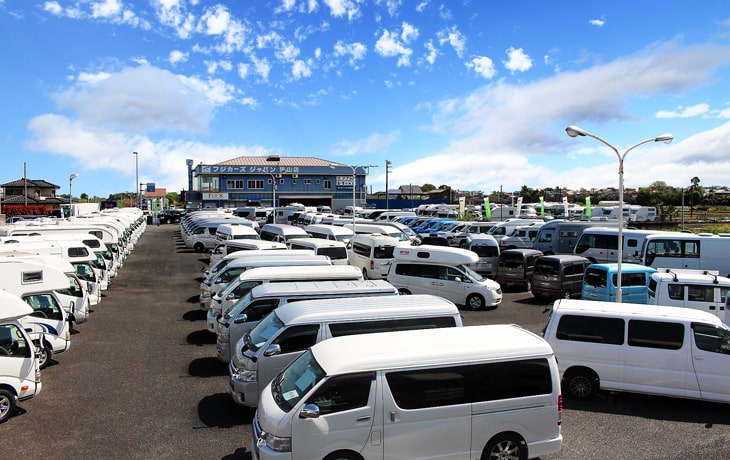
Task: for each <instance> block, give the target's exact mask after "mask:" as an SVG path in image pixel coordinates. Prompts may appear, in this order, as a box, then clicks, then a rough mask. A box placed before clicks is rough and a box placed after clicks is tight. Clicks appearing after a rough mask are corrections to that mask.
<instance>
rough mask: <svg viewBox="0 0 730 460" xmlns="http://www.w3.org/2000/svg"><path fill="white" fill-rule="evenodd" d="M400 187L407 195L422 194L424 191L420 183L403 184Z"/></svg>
mask: <svg viewBox="0 0 730 460" xmlns="http://www.w3.org/2000/svg"><path fill="white" fill-rule="evenodd" d="M398 189H399V190H400V191H401V193H403V194H405V195H420V194H422V193H423V190H421V187H420V186H419V185H401V186H400V187H398Z"/></svg>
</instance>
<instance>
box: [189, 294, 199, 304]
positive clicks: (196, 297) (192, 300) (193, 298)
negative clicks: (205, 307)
mask: <svg viewBox="0 0 730 460" xmlns="http://www.w3.org/2000/svg"><path fill="white" fill-rule="evenodd" d="M187 303H200V296H199V295H194V296H190V297H188V300H187Z"/></svg>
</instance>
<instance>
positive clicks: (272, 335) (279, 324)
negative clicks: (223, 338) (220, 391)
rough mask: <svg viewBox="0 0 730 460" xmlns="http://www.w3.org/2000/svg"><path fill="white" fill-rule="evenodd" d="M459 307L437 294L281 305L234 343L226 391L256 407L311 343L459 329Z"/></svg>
mask: <svg viewBox="0 0 730 460" xmlns="http://www.w3.org/2000/svg"><path fill="white" fill-rule="evenodd" d="M461 325H462V323H461V316H460V313H459V309H458V308H456V305H454V304H453V303H452V302H449V301H448V300H446V299H443V298H441V297H437V296H431V295H418V296H394V297H391V298H388V300H387V302H384V301H383V299H380V298H372V297H356V298H348V299H347V300H346V301H343V300H342V299H320V300H304V301H301V302H293V303H289V304H286V305H282V306H281V307H279V308H277V309H276V310H274V311H272V312H271V313H269V314H268V315H266V316H265V317H264V319H263V320H261V322H260V323H259V324H257V325H256V326H254V328H253V329H252V330H251V331H250V332H249V333H248V334H246V335H244V336H243V338H242V339H241V340H239V341H238V343H237V344H236V347H235V349H234V350H232V357H231V361H230V363H229V391H230V393H231V396H232V397H233V400H234V401H236V402H237V403H238V404H241V405H244V406H249V407H256V405H258V400H259V394H260V393H261V390H263V389H264V386H266V384H268V383H269V382H270V381H271V380H272V379H273V378H274V377H276V375H277V374H278V373H279V372H281V371H282V370H283V369H284V368H285V367H286V366H287V365H289V363H291V362H292V361H293V360H294V359H295V358H297V357H298V356H299V355H301V354H302V353H303V352H304V351H305V350H306V349H307V348H309V347H311V346H312V345H314V344H315V343H319V342H321V341H323V340H327V339H331V338H333V337H341V336H344V335H354V334H373V333H376V332H389V331H398V330H413V329H435V328H439V327H457V326H461Z"/></svg>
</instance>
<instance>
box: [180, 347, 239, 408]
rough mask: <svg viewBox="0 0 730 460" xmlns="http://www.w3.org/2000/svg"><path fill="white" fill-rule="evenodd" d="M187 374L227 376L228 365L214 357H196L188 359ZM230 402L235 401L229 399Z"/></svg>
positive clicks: (195, 375)
mask: <svg viewBox="0 0 730 460" xmlns="http://www.w3.org/2000/svg"><path fill="white" fill-rule="evenodd" d="M188 374H190V376H191V377H204V378H207V377H222V376H228V365H227V364H226V363H222V362H220V361H218V358H216V357H209V358H197V359H194V360H192V361H190V365H189V366H188ZM229 399H230V397H229ZM231 404H235V403H234V402H233V401H231Z"/></svg>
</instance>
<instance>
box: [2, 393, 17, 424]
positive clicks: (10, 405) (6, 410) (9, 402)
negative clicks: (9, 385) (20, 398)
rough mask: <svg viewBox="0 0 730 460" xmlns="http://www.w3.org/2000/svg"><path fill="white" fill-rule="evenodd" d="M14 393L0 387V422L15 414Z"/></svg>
mask: <svg viewBox="0 0 730 460" xmlns="http://www.w3.org/2000/svg"><path fill="white" fill-rule="evenodd" d="M15 410H16V407H15V395H14V394H13V393H12V392H10V390H6V389H0V423H3V422H5V421H7V420H8V419H9V418H10V417H12V416H13V414H15Z"/></svg>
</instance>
